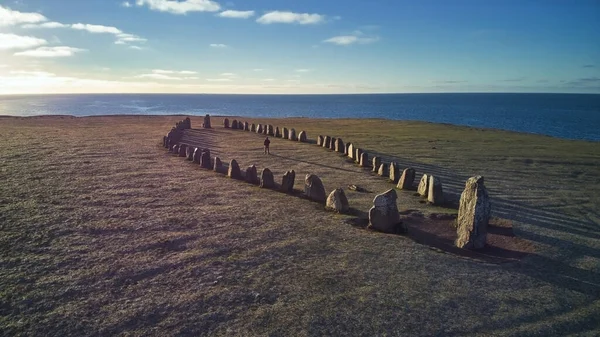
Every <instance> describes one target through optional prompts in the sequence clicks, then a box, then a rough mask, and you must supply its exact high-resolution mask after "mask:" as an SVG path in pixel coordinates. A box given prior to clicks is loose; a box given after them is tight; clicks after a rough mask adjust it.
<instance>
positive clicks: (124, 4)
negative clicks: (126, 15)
mask: <svg viewBox="0 0 600 337" xmlns="http://www.w3.org/2000/svg"><path fill="white" fill-rule="evenodd" d="M121 6H123V7H126V8H129V7H131V3H130V2H129V1H124V2H123V3H122V4H121Z"/></svg>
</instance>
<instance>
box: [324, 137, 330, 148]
mask: <svg viewBox="0 0 600 337" xmlns="http://www.w3.org/2000/svg"><path fill="white" fill-rule="evenodd" d="M323 147H326V148H330V147H331V137H329V136H325V137H323Z"/></svg>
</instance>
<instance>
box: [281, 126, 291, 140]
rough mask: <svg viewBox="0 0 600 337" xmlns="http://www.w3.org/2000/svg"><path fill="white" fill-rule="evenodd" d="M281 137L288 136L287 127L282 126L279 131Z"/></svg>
mask: <svg viewBox="0 0 600 337" xmlns="http://www.w3.org/2000/svg"><path fill="white" fill-rule="evenodd" d="M281 138H283V139H288V138H289V132H288V129H287V128H283V130H282V131H281Z"/></svg>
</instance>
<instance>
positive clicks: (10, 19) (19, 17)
mask: <svg viewBox="0 0 600 337" xmlns="http://www.w3.org/2000/svg"><path fill="white" fill-rule="evenodd" d="M47 20H48V19H46V17H45V16H43V15H42V14H39V13H23V12H19V11H13V10H12V9H10V8H7V7H3V6H0V26H14V25H18V24H22V23H38V22H44V21H47Z"/></svg>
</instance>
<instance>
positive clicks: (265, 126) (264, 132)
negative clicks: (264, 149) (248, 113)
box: [263, 124, 269, 135]
mask: <svg viewBox="0 0 600 337" xmlns="http://www.w3.org/2000/svg"><path fill="white" fill-rule="evenodd" d="M268 133H269V126H268V125H266V124H265V125H263V135H268Z"/></svg>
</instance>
